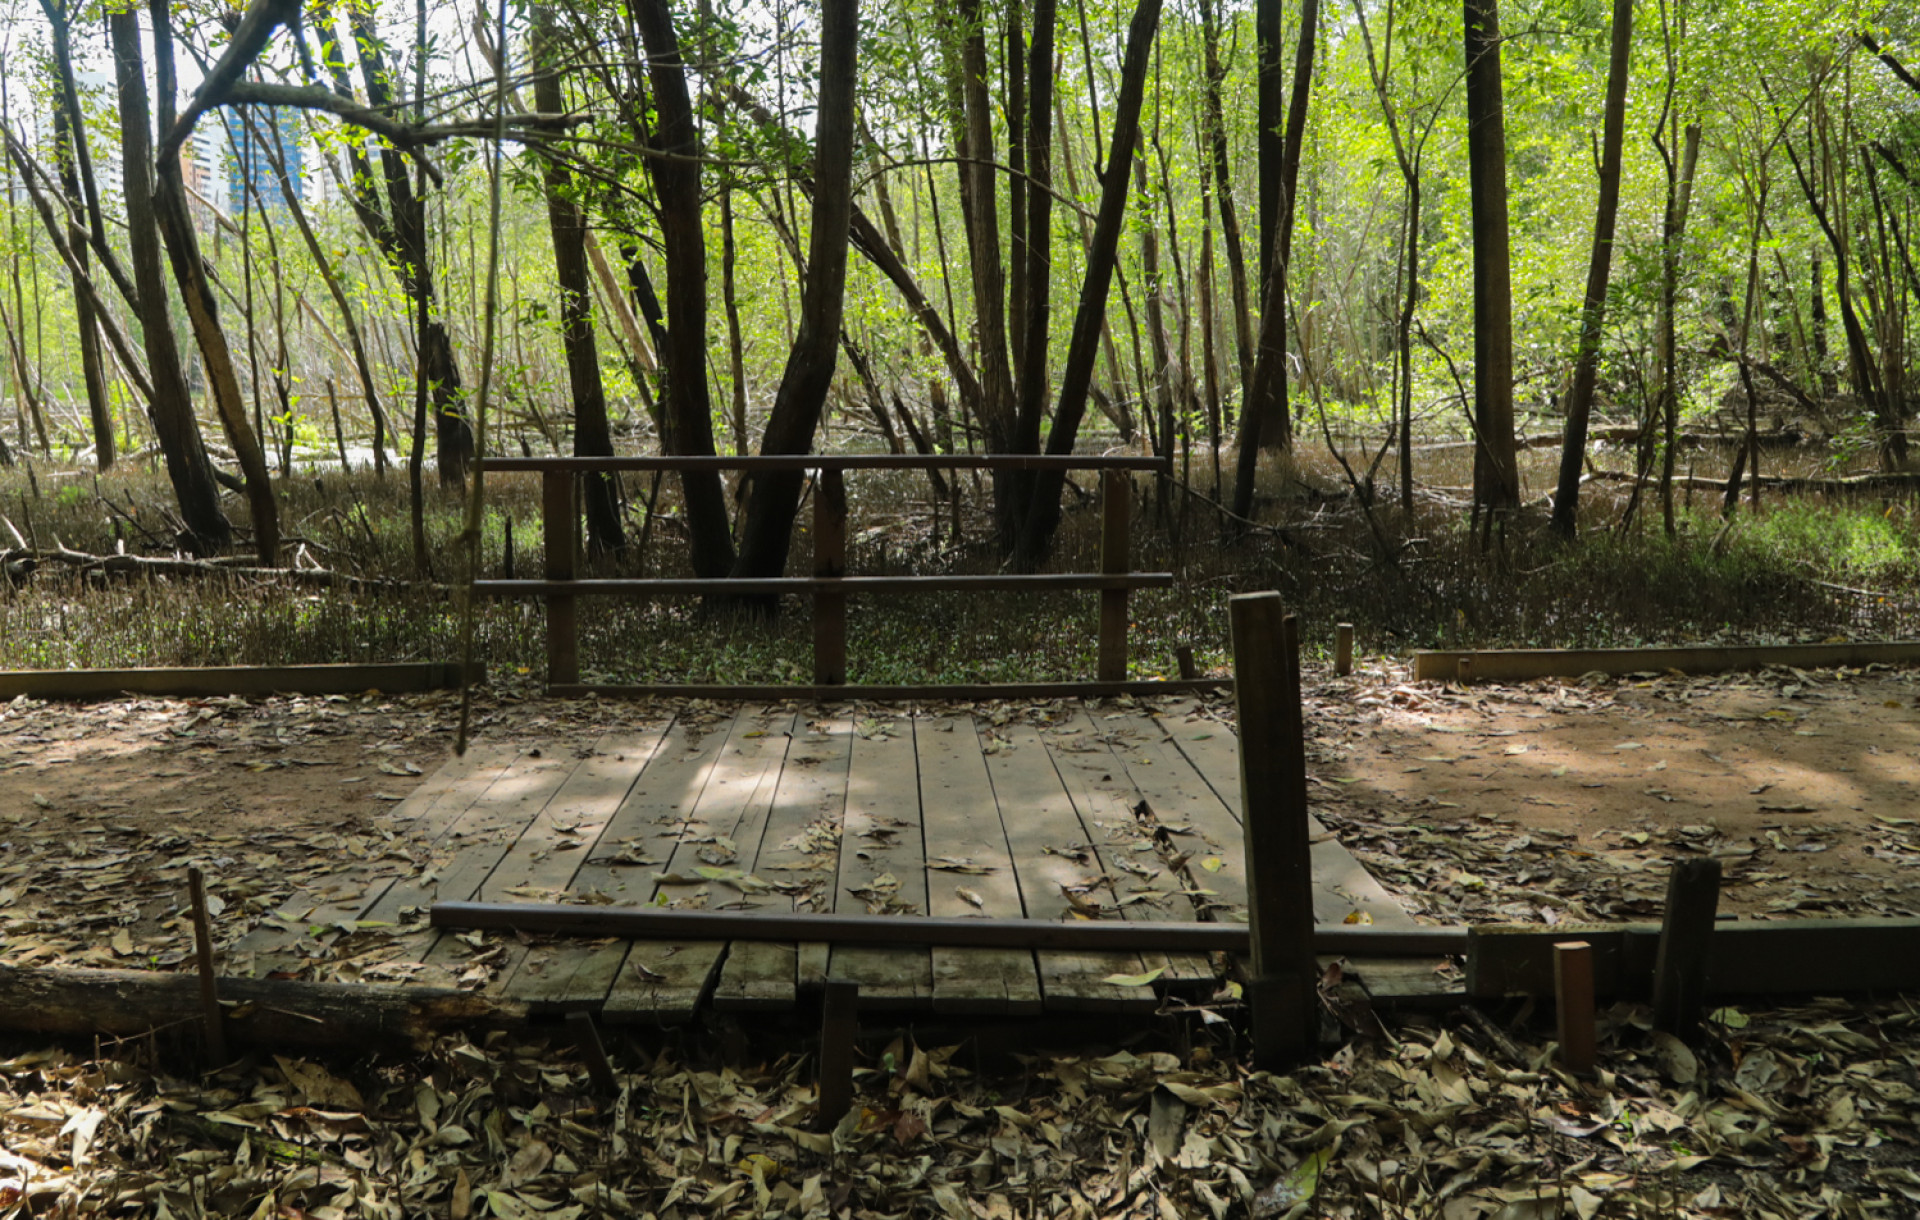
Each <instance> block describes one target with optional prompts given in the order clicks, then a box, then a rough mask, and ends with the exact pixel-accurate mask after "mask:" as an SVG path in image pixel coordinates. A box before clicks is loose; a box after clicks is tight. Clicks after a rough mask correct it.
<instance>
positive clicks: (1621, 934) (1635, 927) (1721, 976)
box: [1466, 918, 1920, 998]
mask: <svg viewBox="0 0 1920 1220" xmlns="http://www.w3.org/2000/svg"><path fill="white" fill-rule="evenodd" d="M1568 940H1584V941H1586V942H1587V943H1588V944H1590V945H1592V946H1593V964H1594V991H1595V994H1597V995H1600V996H1624V997H1628V998H1633V997H1640V996H1645V995H1646V994H1648V993H1649V991H1650V989H1651V986H1652V976H1653V961H1654V956H1655V951H1656V949H1657V947H1658V945H1659V941H1660V925H1658V924H1652V923H1636V924H1570V925H1568V924H1563V925H1560V926H1558V927H1554V928H1538V927H1532V926H1503V925H1494V926H1489V927H1480V928H1474V929H1472V930H1471V931H1470V932H1469V933H1468V937H1467V941H1468V948H1467V983H1466V986H1467V991H1468V993H1469V994H1471V995H1474V996H1479V997H1485V998H1494V997H1498V996H1503V995H1534V996H1548V995H1552V994H1553V946H1554V945H1555V944H1557V943H1559V942H1561V941H1568ZM1915 989H1920V919H1913V918H1885V919H1777V920H1765V919H1752V920H1722V921H1721V922H1719V923H1716V924H1715V925H1714V929H1713V934H1712V936H1711V938H1710V940H1709V948H1708V959H1707V990H1708V992H1709V993H1711V994H1715V995H1781V994H1805V993H1834V992H1865V991H1874V992H1898V991H1913V990H1915Z"/></svg>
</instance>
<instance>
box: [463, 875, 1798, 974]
mask: <svg viewBox="0 0 1920 1220" xmlns="http://www.w3.org/2000/svg"><path fill="white" fill-rule="evenodd" d="M946 875H949V876H951V875H953V874H946ZM428 917H429V919H430V920H431V921H432V923H433V925H434V926H435V927H437V928H492V929H505V928H512V929H517V930H519V931H521V932H539V933H547V934H550V935H554V936H638V937H647V938H651V939H659V940H672V941H675V942H688V941H709V940H774V941H785V940H803V941H804V940H820V941H827V942H829V943H831V944H834V945H914V946H928V945H941V946H946V947H951V948H978V949H1061V950H1078V951H1088V952H1101V953H1126V952H1129V951H1134V952H1137V951H1139V950H1143V949H1163V950H1167V951H1170V952H1182V953H1239V954H1245V953H1247V952H1248V938H1247V925H1246V924H1240V923H1114V922H1108V921H1105V920H1072V921H1066V920H1062V921H1054V920H1050V919H982V918H979V917H978V916H974V917H967V916H961V917H959V918H944V917H929V916H922V915H767V914H755V913H752V912H748V911H703V910H674V909H671V908H666V907H655V906H641V907H616V906H586V905H582V904H578V903H565V902H436V903H434V904H433V906H432V908H431V909H430V910H429V912H428ZM1815 922H1818V921H1815ZM1646 926H1647V927H1650V928H1651V927H1654V926H1655V925H1646ZM1764 926H1773V925H1764ZM1473 931H1475V932H1479V931H1482V929H1477V928H1476V929H1474V930H1473ZM1527 931H1538V929H1527ZM1582 935H1583V936H1585V935H1586V934H1585V933H1582ZM1560 939H1562V940H1564V939H1566V936H1565V934H1564V933H1563V934H1562V935H1561V936H1560ZM1589 939H1590V938H1589ZM1471 940H1472V938H1471V935H1470V934H1469V932H1468V931H1467V930H1466V929H1463V928H1372V927H1367V926H1364V925H1352V926H1345V927H1322V928H1316V929H1315V930H1314V933H1313V951H1314V952H1315V953H1337V954H1341V955H1344V956H1348V957H1365V956H1367V955H1369V954H1376V955H1379V956H1383V957H1404V956H1407V955H1409V954H1416V953H1433V954H1450V953H1464V952H1466V951H1467V949H1468V947H1469V945H1470V944H1471ZM1548 990H1551V985H1549V988H1548ZM861 994H862V995H865V994H866V988H865V987H862V988H861Z"/></svg>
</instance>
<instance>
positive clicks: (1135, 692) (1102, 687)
mask: <svg viewBox="0 0 1920 1220" xmlns="http://www.w3.org/2000/svg"><path fill="white" fill-rule="evenodd" d="M1232 686H1233V681H1232V679H1230V678H1197V679H1194V680H1193V681H1191V682H1189V681H1183V680H1179V679H1169V680H1167V681H1140V682H945V683H929V684H927V685H925V686H863V685H858V684H854V685H848V686H808V685H800V684H796V685H775V684H772V683H742V684H736V685H723V684H719V683H704V682H662V683H655V684H652V685H646V686H612V685H603V684H602V685H597V684H592V683H583V682H562V683H556V684H553V685H550V686H548V687H547V693H548V694H549V695H552V696H553V697H554V698H556V699H580V698H584V697H586V696H588V695H592V696H596V697H598V698H603V699H652V698H664V699H724V700H742V701H747V702H761V701H769V700H776V699H799V700H804V701H810V702H813V703H839V702H850V701H853V700H860V701H866V702H879V703H888V702H891V703H911V702H915V701H918V700H945V699H1108V698H1112V697H1114V696H1117V695H1131V696H1134V697H1136V698H1140V697H1146V698H1153V697H1156V696H1160V695H1191V694H1194V693H1196V692H1202V691H1216V690H1225V689H1230V688H1231V687H1232Z"/></svg>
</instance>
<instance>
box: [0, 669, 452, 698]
mask: <svg viewBox="0 0 1920 1220" xmlns="http://www.w3.org/2000/svg"><path fill="white" fill-rule="evenodd" d="M466 672H467V674H468V684H469V685H472V686H483V685H485V684H486V681H487V672H486V666H485V665H484V664H482V663H481V662H478V661H476V662H474V663H473V665H472V666H471V667H470V668H469V669H468V670H467V671H466ZM460 676H461V667H460V665H459V664H457V663H450V662H444V661H424V662H396V663H394V664H373V665H364V664H342V665H222V666H209V667H206V668H158V667H155V668H142V669H10V670H0V699H14V698H18V697H19V696H21V695H25V696H26V697H27V698H29V699H104V698H111V697H113V696H115V695H158V696H164V697H171V698H183V699H193V698H215V697H219V696H222V695H277V694H289V695H357V694H360V693H362V692H365V691H370V690H377V691H380V692H382V693H385V694H406V693H414V692H419V691H434V690H457V689H458V688H459V687H460Z"/></svg>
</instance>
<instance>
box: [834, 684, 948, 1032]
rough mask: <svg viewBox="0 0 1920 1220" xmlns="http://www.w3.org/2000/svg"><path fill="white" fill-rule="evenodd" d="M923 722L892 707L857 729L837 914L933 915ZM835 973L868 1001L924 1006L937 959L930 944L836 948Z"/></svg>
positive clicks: (849, 775)
mask: <svg viewBox="0 0 1920 1220" xmlns="http://www.w3.org/2000/svg"><path fill="white" fill-rule="evenodd" d="M917 727H918V726H917V722H916V720H915V719H914V717H913V715H912V713H911V712H904V713H899V714H895V713H890V712H885V711H876V712H875V713H874V714H873V715H872V716H871V717H868V718H865V719H862V720H860V721H858V722H856V724H855V726H854V738H853V742H852V749H851V752H850V757H849V758H848V761H847V804H846V819H845V821H844V822H843V823H842V828H841V833H840V865H839V873H838V875H837V876H836V878H835V880H834V887H833V911H834V913H835V914H837V915H866V914H869V913H871V912H872V911H874V910H879V911H883V912H884V911H900V912H910V913H913V914H919V915H925V914H926V912H927V871H926V862H927V857H926V841H925V837H924V835H923V833H922V830H921V825H920V781H919V770H918V763H917V761H916V758H915V751H914V737H915V734H916V731H917ZM828 976H829V977H831V978H835V979H844V980H845V981H847V982H850V983H857V984H859V987H860V996H861V998H862V1000H863V1001H864V1002H866V1003H868V1004H870V1005H875V1006H879V1007H886V1008H923V1007H926V1006H927V1005H930V1004H931V1003H932V1002H933V959H932V955H931V954H930V953H929V952H928V950H927V949H926V948H925V946H916V947H913V948H908V949H876V948H868V947H865V946H859V945H851V946H850V945H835V946H834V947H833V951H832V955H831V959H830V963H829V967H828Z"/></svg>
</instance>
